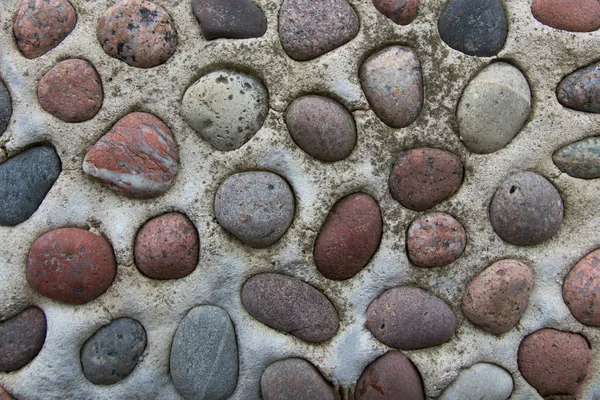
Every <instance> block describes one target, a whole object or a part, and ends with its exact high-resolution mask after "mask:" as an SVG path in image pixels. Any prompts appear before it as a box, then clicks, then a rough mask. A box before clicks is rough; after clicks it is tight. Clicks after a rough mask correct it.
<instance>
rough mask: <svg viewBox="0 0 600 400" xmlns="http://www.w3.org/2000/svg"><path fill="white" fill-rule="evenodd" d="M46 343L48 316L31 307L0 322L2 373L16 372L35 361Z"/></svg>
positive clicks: (0, 369) (0, 362) (0, 366)
mask: <svg viewBox="0 0 600 400" xmlns="http://www.w3.org/2000/svg"><path fill="white" fill-rule="evenodd" d="M45 341H46V315H45V314H44V312H43V311H42V310H40V309H39V308H37V307H30V308H28V309H26V310H25V311H23V312H21V313H20V314H17V315H16V316H14V317H12V318H11V319H9V320H8V321H4V322H0V372H11V371H16V370H17V369H19V368H22V367H24V366H25V365H27V364H29V363H30V362H31V360H33V359H34V358H35V357H36V356H37V355H38V353H39V352H40V350H41V349H42V346H43V345H44V342H45Z"/></svg>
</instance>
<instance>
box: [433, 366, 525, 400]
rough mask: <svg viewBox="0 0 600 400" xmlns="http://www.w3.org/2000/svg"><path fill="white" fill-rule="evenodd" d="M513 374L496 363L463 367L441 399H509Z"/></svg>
mask: <svg viewBox="0 0 600 400" xmlns="http://www.w3.org/2000/svg"><path fill="white" fill-rule="evenodd" d="M513 386H514V384H513V379H512V376H511V375H510V374H509V373H508V372H507V371H506V370H505V369H504V368H501V367H499V366H497V365H494V364H488V363H479V364H475V365H473V366H471V367H469V368H467V369H463V370H462V371H460V373H459V374H458V377H457V378H456V379H455V380H454V382H452V383H451V384H450V386H448V387H447V388H446V390H444V392H443V393H442V395H441V396H440V397H439V398H438V399H439V400H458V399H460V400H508V398H509V397H510V395H511V394H512V391H513Z"/></svg>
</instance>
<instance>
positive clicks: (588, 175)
mask: <svg viewBox="0 0 600 400" xmlns="http://www.w3.org/2000/svg"><path fill="white" fill-rule="evenodd" d="M552 161H554V164H555V165H556V166H557V167H558V169H560V170H561V171H562V172H564V173H565V174H567V175H570V176H572V177H574V178H581V179H596V178H600V137H592V138H588V139H584V140H580V141H579V142H575V143H571V144H569V145H567V146H565V147H563V148H561V149H559V150H558V151H557V152H556V153H554V154H553V155H552Z"/></svg>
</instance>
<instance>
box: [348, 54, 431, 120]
mask: <svg viewBox="0 0 600 400" xmlns="http://www.w3.org/2000/svg"><path fill="white" fill-rule="evenodd" d="M359 76H360V83H361V85H362V88H363V91H364V92H365V96H366V97H367V100H368V102H369V105H370V106H371V108H372V109H373V112H374V113H375V115H377V117H379V119H381V120H382V121H383V122H384V123H385V124H386V125H388V126H390V127H392V128H404V127H405V126H408V125H410V124H412V123H413V122H414V121H415V120H416V119H417V117H418V116H419V114H420V113H421V109H422V108H423V77H422V76H421V63H420V62H419V59H418V57H417V55H416V53H415V52H414V51H413V50H412V49H411V48H409V47H403V46H391V47H387V48H385V49H383V50H380V51H378V52H377V53H375V54H373V55H371V56H370V57H369V58H367V59H366V60H365V61H364V62H363V64H362V65H361V67H360V72H359Z"/></svg>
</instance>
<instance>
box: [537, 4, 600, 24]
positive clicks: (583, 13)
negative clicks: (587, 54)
mask: <svg viewBox="0 0 600 400" xmlns="http://www.w3.org/2000/svg"><path fill="white" fill-rule="evenodd" d="M531 13H532V14H533V16H534V17H535V18H536V19H537V20H538V21H540V22H541V23H542V24H544V25H548V26H550V27H552V28H556V29H562V30H565V31H571V32H591V31H595V30H596V29H598V28H599V27H600V2H599V1H598V0H533V3H532V4H531Z"/></svg>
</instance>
